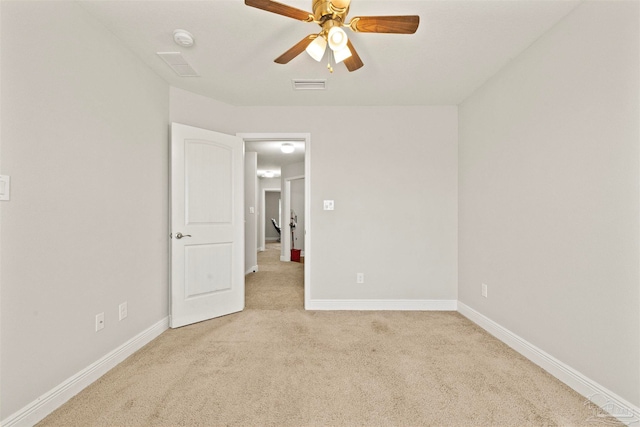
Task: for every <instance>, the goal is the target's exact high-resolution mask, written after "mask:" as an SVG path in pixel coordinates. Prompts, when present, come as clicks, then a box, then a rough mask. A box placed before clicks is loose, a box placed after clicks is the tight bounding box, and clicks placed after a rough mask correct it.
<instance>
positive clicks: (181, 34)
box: [173, 30, 194, 47]
mask: <svg viewBox="0 0 640 427" xmlns="http://www.w3.org/2000/svg"><path fill="white" fill-rule="evenodd" d="M173 41H174V42H176V44H177V45H178V46H182V47H190V46H193V41H194V40H193V35H191V33H190V32H189V31H187V30H175V31H174V32H173Z"/></svg>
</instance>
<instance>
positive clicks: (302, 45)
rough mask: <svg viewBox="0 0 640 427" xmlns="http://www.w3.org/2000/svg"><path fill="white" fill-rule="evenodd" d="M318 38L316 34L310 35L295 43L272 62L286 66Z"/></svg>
mask: <svg viewBox="0 0 640 427" xmlns="http://www.w3.org/2000/svg"><path fill="white" fill-rule="evenodd" d="M316 37H318V35H317V34H310V35H308V36H307V37H305V38H303V39H302V40H300V41H299V42H298V43H296V44H295V45H294V46H293V47H292V48H291V49H289V50H288V51H286V52H285V53H283V54H282V55H280V56H279V57H277V58H276V59H275V61H274V62H276V63H278V64H286V63H288V62H289V61H291V60H292V59H293V58H295V57H296V56H298V55H300V54H301V53H302V52H304V50H305V49H306V48H307V46H309V45H310V44H311V42H312V41H313V40H314V39H315V38H316Z"/></svg>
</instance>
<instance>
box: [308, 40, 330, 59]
mask: <svg viewBox="0 0 640 427" xmlns="http://www.w3.org/2000/svg"><path fill="white" fill-rule="evenodd" d="M305 50H306V51H307V53H308V54H309V56H310V57H312V58H313V59H315V60H316V61H318V62H320V61H321V60H322V57H323V56H324V51H325V50H327V40H325V38H324V37H316V39H315V40H314V41H312V42H311V43H310V44H309V46H307V48H306V49H305Z"/></svg>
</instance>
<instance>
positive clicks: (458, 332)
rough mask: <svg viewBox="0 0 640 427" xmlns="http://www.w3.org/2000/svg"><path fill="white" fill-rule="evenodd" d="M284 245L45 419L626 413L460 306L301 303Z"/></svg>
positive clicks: (305, 420) (459, 422) (412, 421)
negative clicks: (194, 320) (577, 387)
mask: <svg viewBox="0 0 640 427" xmlns="http://www.w3.org/2000/svg"><path fill="white" fill-rule="evenodd" d="M274 246H275V245H270V246H269V247H268V250H267V251H265V252H263V253H261V254H260V256H259V272H258V273H255V274H251V275H249V276H247V282H246V304H247V307H246V309H245V311H243V312H241V313H237V314H233V315H229V316H225V317H222V318H219V319H214V320H210V321H207V322H202V323H198V324H195V325H191V326H187V327H184V328H180V329H175V330H168V331H166V332H165V333H163V334H162V335H161V336H160V337H158V338H157V339H156V340H154V341H153V342H151V343H149V344H148V345H147V346H145V347H144V348H143V349H141V350H140V351H139V352H137V353H136V354H134V355H133V356H131V357H130V358H128V359H127V360H125V361H124V362H123V363H121V364H120V365H118V366H117V367H116V368H115V369H113V370H111V371H110V372H108V373H107V374H106V375H104V376H103V377H102V378H101V379H99V380H98V381H97V382H95V383H94V384H92V385H91V386H89V387H88V388H87V389H85V390H84V391H83V392H81V393H80V394H79V395H77V396H76V397H74V398H73V399H71V400H70V401H69V402H68V403H67V404H65V405H64V406H62V407H61V408H60V409H58V410H57V411H56V412H54V413H53V414H51V415H50V416H49V417H48V418H46V419H45V420H43V421H42V422H41V423H40V424H39V426H65V427H67V426H585V425H598V424H600V425H620V424H619V423H616V422H615V420H612V419H611V418H602V417H601V416H598V415H599V413H598V412H597V411H596V410H595V408H594V407H592V406H590V405H588V404H585V399H584V398H583V397H581V396H580V395H578V394H577V393H575V392H574V391H572V390H571V389H569V388H568V387H567V386H565V385H564V384H562V383H561V382H560V381H558V380H556V379H555V378H553V377H552V376H550V375H548V374H547V373H546V372H544V371H543V370H542V369H540V368H538V367H537V366H536V365H534V364H532V363H531V362H529V361H528V360H526V359H524V358H523V357H521V356H520V355H519V354H517V353H516V352H514V351H513V350H511V349H510V348H508V347H507V346H505V345H504V344H502V343H501V342H500V341H498V340H496V339H494V338H493V337H491V336H490V335H488V334H487V333H486V332H485V331H483V330H482V329H480V328H479V327H477V326H475V325H474V324H473V323H471V322H470V321H469V320H467V319H466V318H464V317H463V316H461V315H459V314H458V313H455V312H346V311H342V312H307V311H304V310H303V300H304V298H303V271H302V270H303V264H298V263H281V262H280V261H279V260H278V259H279V247H277V248H276V247H274Z"/></svg>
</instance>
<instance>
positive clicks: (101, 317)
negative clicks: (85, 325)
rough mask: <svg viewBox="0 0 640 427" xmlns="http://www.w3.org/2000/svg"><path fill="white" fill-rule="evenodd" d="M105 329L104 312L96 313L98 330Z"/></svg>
mask: <svg viewBox="0 0 640 427" xmlns="http://www.w3.org/2000/svg"><path fill="white" fill-rule="evenodd" d="M101 329H104V313H98V314H96V332H98V331H99V330H101Z"/></svg>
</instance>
